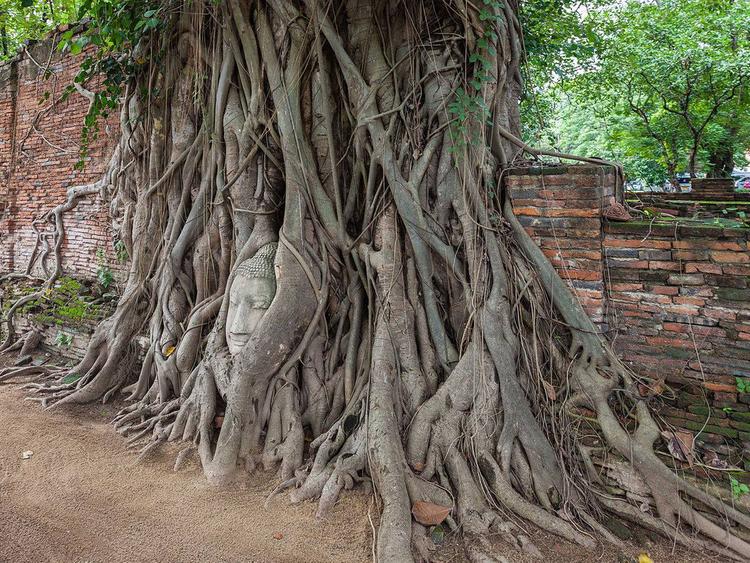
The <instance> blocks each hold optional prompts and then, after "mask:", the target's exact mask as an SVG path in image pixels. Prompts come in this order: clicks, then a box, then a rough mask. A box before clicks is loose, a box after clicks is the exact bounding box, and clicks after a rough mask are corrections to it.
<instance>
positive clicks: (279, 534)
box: [273, 532, 284, 540]
mask: <svg viewBox="0 0 750 563" xmlns="http://www.w3.org/2000/svg"><path fill="white" fill-rule="evenodd" d="M283 537H284V534H282V533H281V532H276V533H275V534H274V535H273V539H275V540H280V539H282V538H283Z"/></svg>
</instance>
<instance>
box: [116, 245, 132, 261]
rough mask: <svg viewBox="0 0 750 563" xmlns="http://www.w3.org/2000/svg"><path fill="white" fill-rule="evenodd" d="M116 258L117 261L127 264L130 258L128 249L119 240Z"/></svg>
mask: <svg viewBox="0 0 750 563" xmlns="http://www.w3.org/2000/svg"><path fill="white" fill-rule="evenodd" d="M114 247H115V256H116V257H117V261H118V262H121V263H125V262H127V260H128V258H129V256H128V249H127V248H125V243H124V242H122V241H121V240H118V241H117V242H116V243H115V244H114Z"/></svg>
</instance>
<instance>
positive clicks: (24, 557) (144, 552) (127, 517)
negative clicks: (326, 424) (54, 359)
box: [0, 385, 374, 563]
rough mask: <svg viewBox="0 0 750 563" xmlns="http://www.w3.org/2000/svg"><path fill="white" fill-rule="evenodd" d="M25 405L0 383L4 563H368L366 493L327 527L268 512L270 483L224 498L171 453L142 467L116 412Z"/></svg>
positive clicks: (284, 507)
mask: <svg viewBox="0 0 750 563" xmlns="http://www.w3.org/2000/svg"><path fill="white" fill-rule="evenodd" d="M21 398H22V395H21V393H20V392H19V391H18V390H17V388H16V387H15V386H8V385H0V562H6V561H7V562H25V561H29V562H31V561H33V562H39V561H60V562H72V561H76V562H77V561H81V562H83V561H86V562H105V561H106V562H108V563H109V562H116V561H165V562H166V561H168V562H178V561H210V562H219V561H262V562H277V561H284V562H286V561H290V562H292V561H294V562H297V561H300V562H301V561H315V562H318V561H341V562H354V561H367V560H368V559H369V553H370V537H371V534H370V525H369V522H368V518H367V510H368V502H369V499H368V498H367V497H366V496H364V495H362V494H357V493H354V494H348V495H346V496H345V498H344V499H343V500H342V501H341V502H340V503H339V504H338V505H337V506H336V507H335V508H334V509H333V510H332V513H331V516H330V517H329V518H328V519H327V520H326V521H322V522H321V521H317V520H316V519H315V505H314V504H312V503H307V504H303V505H301V506H291V505H290V504H289V501H288V499H287V498H286V497H285V496H284V495H281V496H279V497H277V498H276V499H275V500H274V501H272V503H271V505H270V507H269V509H265V508H264V507H263V503H264V502H265V499H266V496H267V494H268V492H269V484H271V483H274V482H275V479H272V478H269V476H259V477H257V478H256V479H255V481H254V482H250V483H249V484H248V487H247V488H246V489H244V490H233V491H217V490H216V489H213V488H211V487H209V486H208V485H207V484H206V482H205V480H204V479H203V477H202V476H201V475H200V472H199V470H198V468H197V467H196V466H195V465H193V466H191V467H188V468H186V469H185V470H182V471H180V472H179V473H177V474H175V473H174V472H173V471H172V469H171V464H172V460H173V458H172V457H170V456H164V458H162V459H158V460H157V461H156V462H152V463H146V464H142V465H138V466H134V465H133V461H134V456H133V454H132V453H130V452H128V451H126V450H125V442H124V440H123V439H122V438H121V437H120V436H119V435H117V434H116V433H115V432H114V431H113V429H112V426H111V425H110V424H109V421H110V420H111V419H112V416H113V414H114V409H115V407H113V406H103V405H95V406H93V407H89V408H87V409H79V410H78V411H75V412H70V411H68V412H60V413H47V412H43V411H42V410H41V409H40V408H39V406H38V405H36V404H31V403H28V402H24V401H22V400H21ZM26 450H31V451H33V452H34V454H33V456H32V458H31V459H29V460H22V459H21V455H22V453H23V452H24V451H26ZM373 511H374V509H373ZM278 533H281V534H282V535H283V537H282V538H281V539H275V538H274V534H278Z"/></svg>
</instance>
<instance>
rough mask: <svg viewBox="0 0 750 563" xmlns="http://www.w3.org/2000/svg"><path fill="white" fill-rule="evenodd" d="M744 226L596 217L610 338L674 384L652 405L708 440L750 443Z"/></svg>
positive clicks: (633, 361) (647, 371) (749, 273)
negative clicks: (671, 397)
mask: <svg viewBox="0 0 750 563" xmlns="http://www.w3.org/2000/svg"><path fill="white" fill-rule="evenodd" d="M749 237H750V229H725V228H717V227H712V226H700V225H699V226H695V225H690V226H684V225H683V226H657V225H650V224H649V223H647V222H631V223H623V224H616V223H614V224H608V225H606V226H605V239H604V248H605V265H606V268H607V278H608V279H607V281H608V287H607V289H608V295H607V297H608V301H609V304H610V313H611V329H612V330H611V333H610V338H611V339H612V340H613V341H614V342H615V349H616V350H618V352H620V353H621V354H622V356H623V358H624V359H625V360H626V362H627V363H628V364H630V365H631V367H632V368H633V369H634V370H635V371H636V373H641V374H644V375H649V376H651V377H654V378H657V379H658V378H663V379H665V380H666V381H667V382H668V383H670V384H672V385H673V386H674V387H675V388H677V389H678V390H679V394H678V396H677V398H676V400H675V401H672V402H670V404H669V405H668V406H666V407H665V408H664V409H663V410H662V413H663V415H664V416H665V419H666V420H667V421H668V422H670V423H672V424H674V425H676V426H681V427H684V428H688V429H690V430H693V431H702V432H701V439H702V440H703V441H704V442H708V443H712V444H715V445H717V446H720V445H722V444H725V443H727V442H726V440H725V438H731V439H736V440H738V441H739V442H747V443H748V445H750V393H741V392H740V391H739V389H738V385H737V381H736V378H738V377H739V378H742V379H744V378H750V289H749V287H750V246H748V238H749Z"/></svg>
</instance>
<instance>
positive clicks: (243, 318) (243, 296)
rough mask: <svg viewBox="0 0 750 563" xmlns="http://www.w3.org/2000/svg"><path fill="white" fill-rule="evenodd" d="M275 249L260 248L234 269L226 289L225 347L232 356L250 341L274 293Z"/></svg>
mask: <svg viewBox="0 0 750 563" xmlns="http://www.w3.org/2000/svg"><path fill="white" fill-rule="evenodd" d="M277 246H278V243H276V242H270V243H268V244H266V245H264V246H261V247H260V248H259V249H258V251H257V252H256V253H255V255H254V256H253V257H252V258H248V259H247V260H245V261H243V262H242V263H240V265H239V266H237V269H236V271H235V275H234V280H233V281H232V285H231V287H230V289H229V308H228V309H227V324H226V338H227V346H228V348H229V353H230V354H232V356H234V355H236V354H237V353H238V352H240V351H241V350H242V348H243V347H244V346H245V344H247V342H248V340H250V337H251V336H252V334H253V333H254V332H255V329H256V328H257V326H258V323H259V322H260V320H261V319H262V318H263V315H264V314H265V313H266V310H267V309H268V308H269V307H270V306H271V302H272V301H273V297H274V295H275V294H276V275H275V273H274V258H275V257H276V247H277Z"/></svg>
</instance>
